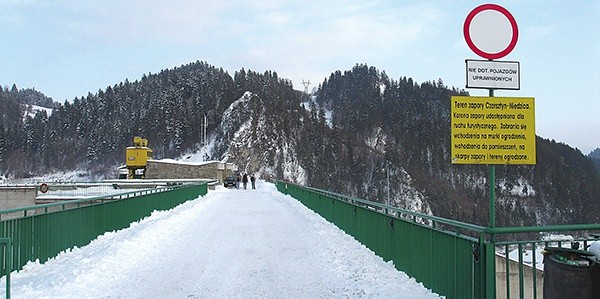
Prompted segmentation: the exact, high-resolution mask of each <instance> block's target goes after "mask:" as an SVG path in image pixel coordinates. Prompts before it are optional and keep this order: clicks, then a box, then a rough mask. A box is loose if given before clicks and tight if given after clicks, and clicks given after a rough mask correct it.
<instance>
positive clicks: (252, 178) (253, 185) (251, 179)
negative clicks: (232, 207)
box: [250, 174, 256, 189]
mask: <svg viewBox="0 0 600 299" xmlns="http://www.w3.org/2000/svg"><path fill="white" fill-rule="evenodd" d="M250 182H252V189H256V178H255V177H254V174H253V175H251V176H250Z"/></svg>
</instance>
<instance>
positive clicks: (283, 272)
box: [0, 182, 438, 298]
mask: <svg viewBox="0 0 600 299" xmlns="http://www.w3.org/2000/svg"><path fill="white" fill-rule="evenodd" d="M257 185H258V186H257V187H258V189H257V190H234V189H223V188H221V189H217V190H215V191H210V192H209V194H208V195H206V196H204V197H200V198H198V199H196V200H193V201H189V202H187V203H184V204H182V205H180V206H178V207H176V208H174V209H172V210H169V211H163V212H154V213H153V214H152V215H151V216H149V217H147V218H145V219H143V220H141V221H140V222H136V223H133V224H132V225H131V226H130V227H129V228H126V229H123V230H120V231H117V232H110V233H106V234H104V235H102V236H100V237H98V238H97V239H96V240H94V241H92V243H90V244H89V245H87V246H84V247H82V248H75V249H72V250H69V251H66V252H63V253H61V254H59V256H58V257H56V258H54V259H52V260H50V261H48V262H46V263H45V264H43V265H40V264H39V263H34V262H32V263H29V264H28V265H26V266H25V267H24V269H23V270H22V271H20V272H14V273H13V274H12V276H11V280H12V288H11V290H12V296H13V298H356V297H361V298H438V296H437V295H435V294H433V293H431V292H430V291H429V290H427V289H426V288H424V287H423V286H422V285H421V284H418V283H417V282H415V280H414V279H412V278H409V277H408V276H407V275H406V274H404V273H402V272H399V271H397V270H396V269H395V268H394V267H393V265H392V264H391V263H386V262H384V261H383V260H382V259H381V258H380V257H378V256H376V255H375V254H374V253H373V252H372V251H370V250H369V249H367V248H366V247H365V246H363V245H362V244H360V243H358V242H357V241H356V240H354V239H353V238H352V237H350V236H349V235H347V234H345V233H344V232H343V231H341V230H339V229H338V228H337V227H335V226H334V225H332V224H330V223H328V222H327V221H325V220H324V219H323V218H321V217H320V216H319V215H317V214H315V213H313V212H312V211H310V210H309V209H307V208H305V207H304V206H303V205H301V204H300V203H298V202H297V201H296V200H294V199H293V198H291V197H289V196H285V195H283V194H281V193H279V192H277V191H276V190H275V187H274V185H272V184H269V183H262V182H259V183H258V184H257ZM4 284H5V280H4V278H2V280H1V281H0V287H2V286H3V285H4ZM0 296H4V294H0Z"/></svg>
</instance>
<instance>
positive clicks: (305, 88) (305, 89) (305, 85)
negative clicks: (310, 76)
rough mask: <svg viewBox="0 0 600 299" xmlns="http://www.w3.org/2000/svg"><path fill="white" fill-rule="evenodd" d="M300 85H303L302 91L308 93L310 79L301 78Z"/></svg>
mask: <svg viewBox="0 0 600 299" xmlns="http://www.w3.org/2000/svg"><path fill="white" fill-rule="evenodd" d="M302 85H304V93H306V94H308V86H310V80H306V81H304V79H302Z"/></svg>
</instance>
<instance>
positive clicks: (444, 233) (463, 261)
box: [276, 181, 600, 298]
mask: <svg viewBox="0 0 600 299" xmlns="http://www.w3.org/2000/svg"><path fill="white" fill-rule="evenodd" d="M276 186H277V189H278V190H279V191H280V192H282V193H284V194H288V195H290V196H292V197H294V198H295V199H297V200H299V201H300V202H302V203H303V204H304V205H305V206H307V207H308V208H310V209H312V210H313V211H315V212H316V213H318V214H320V215H321V216H322V217H324V218H325V219H327V220H328V221H330V222H332V223H334V224H335V225H337V226H338V227H339V228H341V229H342V230H344V231H345V232H346V233H348V234H350V235H352V236H353V237H355V238H356V239H357V240H358V241H359V242H361V243H363V244H364V245H365V246H367V247H368V248H370V249H371V250H373V251H374V252H375V253H376V254H377V255H379V256H380V257H382V258H383V259H384V260H386V261H393V263H394V265H395V266H396V268H397V269H398V270H400V271H403V272H406V273H407V274H408V275H410V276H412V277H414V278H415V279H416V280H417V281H419V282H422V283H423V284H424V285H425V286H426V287H428V288H431V289H432V290H433V291H434V292H436V293H438V294H441V295H444V296H446V298H541V294H542V293H541V292H542V287H543V271H542V270H540V269H539V267H536V264H537V263H538V262H539V261H538V260H536V257H535V252H539V251H540V250H541V249H543V248H542V247H545V246H548V244H550V243H552V244H553V246H563V245H562V243H561V242H560V241H557V240H531V241H523V240H518V238H515V240H510V241H507V240H502V241H497V239H500V237H502V236H509V235H510V237H511V238H513V236H518V235H523V236H526V235H531V234H540V233H550V232H569V233H574V234H576V235H579V236H580V237H579V238H577V239H576V241H580V242H581V243H582V244H583V249H585V248H587V246H588V245H589V244H590V242H593V241H594V240H595V237H590V235H593V234H592V233H591V232H592V231H600V224H574V225H554V226H532V227H496V228H489V227H483V226H478V225H474V224H469V223H464V222H460V221H455V220H450V219H445V218H441V217H436V216H432V215H425V214H422V213H417V212H412V211H407V210H403V209H398V208H395V207H391V206H387V205H385V204H380V203H377V202H372V201H367V200H363V199H358V198H354V197H350V196H346V195H342V194H338V193H334V192H328V191H323V190H319V189H315V188H310V187H305V186H300V185H297V184H292V183H289V182H283V181H277V182H276ZM503 239H507V238H503ZM524 239H526V237H524ZM569 245H570V244H569ZM565 246H566V245H565ZM513 249H516V250H518V251H517V255H516V257H514V258H513V257H511V256H509V253H510V252H511V250H513ZM536 249H537V251H536ZM501 251H504V254H502V253H499V252H501ZM530 254H533V257H529V256H528V258H527V259H526V258H525V255H530ZM532 259H533V261H532ZM530 265H531V266H530ZM497 266H499V267H498V268H497ZM497 286H498V288H497Z"/></svg>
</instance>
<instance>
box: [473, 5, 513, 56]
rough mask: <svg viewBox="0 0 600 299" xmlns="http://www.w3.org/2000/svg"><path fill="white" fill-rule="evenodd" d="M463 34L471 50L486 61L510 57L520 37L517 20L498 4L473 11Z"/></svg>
mask: <svg viewBox="0 0 600 299" xmlns="http://www.w3.org/2000/svg"><path fill="white" fill-rule="evenodd" d="M463 33H464V35H465V40H466V41H467V45H469V48H471V50H473V52H475V54H477V55H479V56H481V57H483V58H486V59H498V58H502V57H504V56H506V55H508V53H510V52H511V51H512V50H513V49H514V48H515V45H516V44H517V39H518V37H519V29H518V27H517V21H515V18H514V17H513V16H512V15H511V14H510V12H508V10H506V9H505V8H504V7H502V6H499V5H496V4H484V5H481V6H478V7H476V8H475V9H473V10H472V11H471V12H470V13H469V15H468V16H467V19H466V20H465V25H464V27H463Z"/></svg>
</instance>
